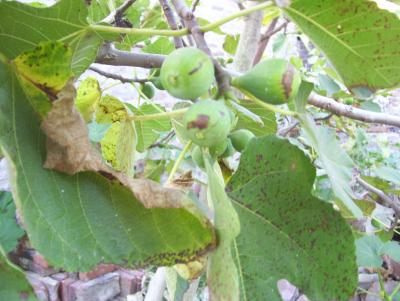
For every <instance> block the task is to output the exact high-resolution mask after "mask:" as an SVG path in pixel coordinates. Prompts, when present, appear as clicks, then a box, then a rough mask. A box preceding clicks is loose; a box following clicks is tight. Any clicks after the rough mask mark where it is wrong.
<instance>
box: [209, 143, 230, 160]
mask: <svg viewBox="0 0 400 301" xmlns="http://www.w3.org/2000/svg"><path fill="white" fill-rule="evenodd" d="M228 141H229V139H224V140H222V141H221V142H219V143H217V144H215V145H213V146H211V147H210V154H211V155H212V156H213V157H215V158H219V157H221V156H222V154H223V153H224V152H225V150H226V148H227V147H228Z"/></svg>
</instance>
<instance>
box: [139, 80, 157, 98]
mask: <svg viewBox="0 0 400 301" xmlns="http://www.w3.org/2000/svg"><path fill="white" fill-rule="evenodd" d="M140 89H141V90H142V93H143V94H144V95H145V96H146V97H147V98H148V99H152V98H153V97H154V94H155V92H154V87H153V86H152V85H150V84H148V83H145V84H141V85H140Z"/></svg>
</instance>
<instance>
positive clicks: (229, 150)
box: [221, 138, 235, 158]
mask: <svg viewBox="0 0 400 301" xmlns="http://www.w3.org/2000/svg"><path fill="white" fill-rule="evenodd" d="M234 154H235V148H234V147H233V145H232V140H231V139H229V138H228V146H227V147H226V149H225V152H224V153H223V154H222V156H221V157H222V158H228V157H231V156H233V155H234Z"/></svg>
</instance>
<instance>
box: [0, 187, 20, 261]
mask: <svg viewBox="0 0 400 301" xmlns="http://www.w3.org/2000/svg"><path fill="white" fill-rule="evenodd" d="M24 233H25V232H24V231H23V230H22V229H21V228H20V227H19V226H18V224H17V220H16V217H15V205H14V201H13V199H12V195H11V193H10V192H6V191H2V192H0V246H1V247H2V248H3V250H4V252H5V253H6V254H7V253H9V252H11V251H12V250H14V249H15V248H16V247H17V244H18V239H20V238H21V237H22V236H23V235H24Z"/></svg>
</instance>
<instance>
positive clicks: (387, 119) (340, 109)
mask: <svg viewBox="0 0 400 301" xmlns="http://www.w3.org/2000/svg"><path fill="white" fill-rule="evenodd" d="M308 103H309V104H311V105H313V106H316V107H318V108H321V109H324V110H327V111H329V112H332V113H333V114H335V115H339V116H345V117H348V118H351V119H355V120H359V121H363V122H366V123H380V124H387V125H392V126H397V127H400V117H399V116H395V115H390V114H385V113H377V112H371V111H366V110H362V109H358V108H355V107H352V106H349V105H345V104H342V103H339V102H337V101H335V100H333V99H331V98H329V97H325V96H322V95H318V94H316V93H314V92H313V93H311V95H310V97H309V98H308Z"/></svg>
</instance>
